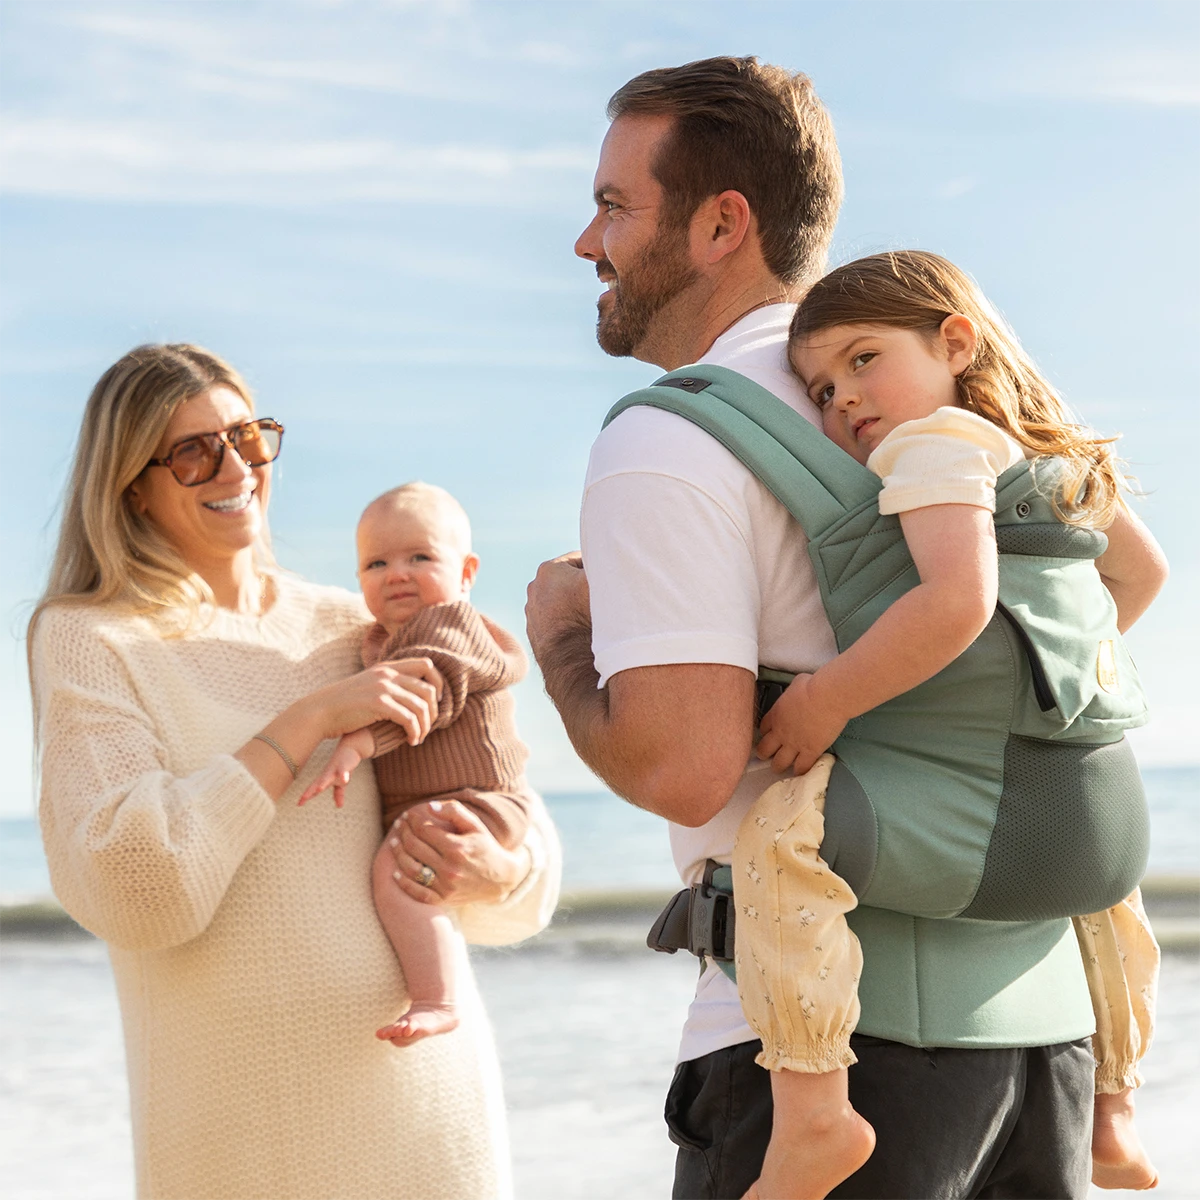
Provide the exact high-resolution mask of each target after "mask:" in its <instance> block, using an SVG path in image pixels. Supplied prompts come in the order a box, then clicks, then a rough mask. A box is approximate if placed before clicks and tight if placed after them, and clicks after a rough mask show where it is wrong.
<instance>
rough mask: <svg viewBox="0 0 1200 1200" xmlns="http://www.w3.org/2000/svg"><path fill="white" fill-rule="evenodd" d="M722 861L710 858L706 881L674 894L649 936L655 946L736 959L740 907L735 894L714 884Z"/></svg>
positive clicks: (665, 950) (671, 951) (724, 959)
mask: <svg viewBox="0 0 1200 1200" xmlns="http://www.w3.org/2000/svg"><path fill="white" fill-rule="evenodd" d="M719 865H720V864H719V863H715V862H713V861H712V860H711V859H710V860H709V861H708V862H707V863H706V864H705V867H704V879H703V882H701V883H700V884H698V885H697V886H696V887H692V888H688V889H686V890H685V891H682V892H677V893H676V894H675V895H674V896H672V897H671V899H670V900H669V901H668V902H667V906H666V908H664V909H663V910H662V912H661V913H659V915H658V919H657V920H656V921H655V922H654V925H653V927H652V928H651V930H650V933H649V936H648V937H647V938H646V945H647V946H649V947H650V949H651V950H661V951H662V952H663V953H665V954H674V953H675V951H676V950H688V951H690V952H691V953H692V954H696V955H699V956H701V957H703V958H712V959H715V960H716V961H717V962H732V961H733V943H734V925H735V915H734V914H735V911H736V910H735V909H734V905H733V897H732V896H731V895H730V894H729V893H728V892H722V891H720V890H719V889H717V888H715V887H713V882H712V877H713V872H714V871H715V870H716V869H717V868H718V866H719Z"/></svg>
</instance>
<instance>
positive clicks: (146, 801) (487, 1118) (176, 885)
mask: <svg viewBox="0 0 1200 1200" xmlns="http://www.w3.org/2000/svg"><path fill="white" fill-rule="evenodd" d="M368 620H369V618H368V617H367V615H366V613H365V610H364V609H363V608H362V606H361V601H360V600H359V599H358V598H357V597H355V596H352V595H350V594H349V593H347V592H343V591H340V590H337V589H332V588H320V587H315V586H312V585H309V584H305V583H302V582H300V581H297V580H294V579H290V578H287V577H282V578H280V579H278V580H277V590H276V599H275V602H274V603H273V605H272V606H271V608H270V609H269V610H268V612H267V613H266V614H265V615H264V616H263V617H262V618H257V617H247V616H239V615H236V614H233V613H230V612H227V611H223V610H222V611H219V612H218V613H217V614H216V617H215V619H214V621H213V623H212V624H211V625H209V626H208V627H207V628H205V629H203V630H201V631H199V632H196V633H193V634H189V635H188V636H187V637H185V638H175V639H169V638H163V637H160V636H159V634H158V633H157V632H156V630H155V628H154V626H153V625H152V624H151V623H150V622H149V621H148V620H147V619H145V618H138V617H130V616H127V615H121V614H119V613H117V612H114V611H112V610H105V609H101V608H65V607H57V608H51V609H48V610H47V611H46V612H45V613H44V615H43V617H42V619H41V621H40V623H39V625H38V628H37V632H36V636H35V639H34V646H33V671H34V681H35V689H36V693H37V695H36V699H37V720H38V728H39V733H40V738H41V746H42V796H41V809H40V815H41V823H42V830H43V836H44V839H45V843H46V853H47V857H48V859H49V863H50V875H51V880H52V882H53V886H54V890H55V893H56V894H57V895H58V897H59V898H60V900H61V901H62V903H63V906H64V907H65V908H66V910H67V911H68V912H69V913H70V914H71V915H72V916H73V917H74V918H75V919H76V920H77V921H79V923H80V924H82V925H84V926H85V927H86V928H88V929H90V930H91V931H92V932H93V933H95V934H96V935H97V936H98V937H101V938H103V939H105V941H107V942H108V944H109V948H110V953H111V958H112V965H113V972H114V974H115V976H116V982H117V989H118V993H119V996H120V1003H121V1013H122V1019H123V1022H124V1032H125V1049H126V1058H127V1062H128V1068H129V1089H130V1103H131V1109H132V1117H133V1130H134V1144H135V1158H136V1163H137V1177H138V1195H139V1196H141V1197H153V1198H154V1200H307V1198H310V1197H311V1198H312V1200H404V1198H405V1197H411V1198H413V1200H417V1198H420V1200H438V1198H445V1200H475V1198H479V1200H484V1198H488V1200H490V1198H491V1197H502V1196H507V1195H508V1194H509V1193H510V1191H511V1188H510V1181H509V1173H508V1161H507V1146H506V1131H505V1122H504V1108H503V1100H502V1096H501V1092H500V1079H499V1071H498V1067H497V1062H496V1056H495V1050H494V1047H493V1045H492V1040H491V1033H490V1030H489V1027H488V1024H487V1020H486V1017H485V1016H484V1014H483V1011H482V1008H481V1006H480V1003H479V998H478V995H477V993H476V992H475V988H474V983H473V980H472V978H471V974H470V969H469V966H468V965H467V964H466V962H465V947H464V948H463V951H462V953H463V958H464V962H463V963H462V966H461V978H462V1003H463V1006H464V1019H463V1022H462V1024H461V1025H460V1027H459V1028H458V1029H457V1030H456V1031H455V1032H453V1033H450V1034H447V1035H445V1036H443V1037H437V1038H429V1039H427V1040H426V1041H423V1042H420V1043H418V1044H416V1045H414V1046H411V1047H408V1048H405V1049H403V1050H398V1049H396V1048H394V1047H392V1046H390V1045H388V1044H386V1043H381V1042H379V1041H377V1040H376V1039H375V1036H374V1031H375V1030H376V1029H377V1028H379V1027H380V1026H381V1025H383V1024H386V1023H387V1022H390V1021H392V1020H394V1019H395V1017H396V1016H397V1015H398V1013H399V1012H400V1007H401V1002H402V998H403V994H404V993H403V979H402V976H401V974H400V970H399V967H398V965H397V963H396V959H395V956H394V954H393V953H392V950H391V947H390V946H389V945H388V942H387V939H386V938H385V936H384V934H383V931H382V930H381V929H380V926H379V923H378V921H377V919H376V917H375V911H374V907H373V905H372V902H371V887H370V868H371V860H372V858H373V856H374V854H375V851H376V849H377V847H378V845H379V837H380V835H379V800H378V795H377V793H376V790H375V783H374V779H373V776H372V773H371V772H370V771H366V770H362V771H356V772H355V773H354V775H353V777H352V778H351V780H350V784H349V787H348V789H347V793H346V806H345V808H344V809H341V810H338V809H335V808H334V806H333V804H332V803H331V802H326V800H327V798H325V799H324V800H322V801H321V802H318V803H313V804H309V805H307V806H305V807H304V808H298V807H297V805H296V800H297V798H298V797H299V795H300V793H301V791H302V790H303V789H304V787H305V786H306V785H307V783H308V782H309V781H310V780H311V779H312V778H313V777H314V775H315V773H316V772H317V771H318V770H319V768H320V766H321V764H322V763H323V762H324V761H325V759H326V758H327V757H328V754H329V752H330V751H331V750H332V747H333V742H329V743H327V744H325V745H324V746H322V747H320V748H318V750H317V752H316V753H315V754H314V755H313V756H312V758H311V759H310V761H309V763H308V764H307V766H306V767H305V768H304V770H303V771H301V773H300V778H299V779H298V780H297V781H296V783H295V784H294V785H293V786H292V787H291V788H290V789H289V791H288V792H287V793H285V794H284V796H283V797H282V798H281V799H280V801H279V803H278V804H274V803H272V801H271V800H270V798H269V797H268V796H267V795H266V793H265V792H263V790H262V789H261V788H260V787H259V785H258V783H257V782H256V781H255V779H254V778H253V777H252V776H251V775H250V774H249V773H248V772H247V771H246V770H245V768H244V767H243V766H242V765H241V764H240V763H239V762H238V761H237V760H236V759H234V758H233V757H232V756H231V754H232V751H234V750H236V749H237V748H238V747H240V746H241V745H242V744H243V743H245V741H246V740H247V739H248V738H249V737H250V735H251V734H253V733H255V732H256V731H257V730H259V729H261V728H262V727H263V726H264V725H265V724H267V722H268V721H269V720H271V718H273V717H274V716H275V715H276V714H277V713H278V712H280V711H281V710H282V709H284V708H286V707H287V706H288V705H289V704H290V703H292V702H293V701H294V700H297V699H299V698H300V697H301V696H304V695H306V694H307V693H309V692H311V691H313V690H314V689H316V688H318V687H321V686H322V685H324V684H327V683H330V682H332V681H334V680H337V679H341V678H344V677H345V676H347V675H350V674H352V673H354V672H355V671H357V670H359V669H360V665H359V664H360V660H359V647H360V643H361V638H362V633H363V630H364V627H365V624H366V622H367V621H368ZM531 816H532V818H533V821H532V825H531V829H530V834H529V838H528V844H529V845H530V848H531V850H532V851H533V858H534V870H533V871H532V872H531V874H530V877H529V879H527V880H526V882H525V883H524V884H522V886H521V887H520V888H518V889H517V891H516V892H515V893H514V894H513V896H511V897H510V898H509V899H508V900H506V901H505V902H504V904H502V905H490V906H482V905H481V906H474V907H468V908H464V909H460V910H458V912H459V916H460V920H461V926H462V930H463V932H464V934H465V935H466V938H467V939H469V940H471V941H474V942H481V943H489V944H496V943H506V942H512V941H517V940H519V939H521V938H524V937H527V936H529V935H530V934H532V933H535V932H536V931H537V930H538V929H540V928H542V927H543V926H544V925H545V924H546V922H547V921H548V920H549V917H550V914H551V912H552V911H553V908H554V903H555V900H556V898H557V888H558V879H559V862H560V859H559V851H558V845H557V839H556V837H555V834H554V830H553V827H552V826H551V825H550V822H549V819H548V818H547V816H546V814H545V810H544V808H542V807H541V806H540V804H539V805H538V806H537V807H536V808H535V809H534V811H533V813H532V814H531Z"/></svg>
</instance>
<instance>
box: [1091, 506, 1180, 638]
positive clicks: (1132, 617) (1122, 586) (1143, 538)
mask: <svg viewBox="0 0 1200 1200" xmlns="http://www.w3.org/2000/svg"><path fill="white" fill-rule="evenodd" d="M1105 533H1107V534H1108V549H1107V550H1105V552H1104V553H1103V554H1102V555H1100V557H1099V558H1098V559H1096V570H1097V571H1099V572H1100V578H1101V580H1102V581H1103V582H1104V586H1105V587H1106V588H1108V590H1109V592H1110V593H1111V594H1112V598H1113V600H1114V601H1115V602H1116V605H1117V628H1118V629H1119V630H1120V631H1121V632H1122V633H1124V632H1125V631H1126V630H1127V629H1128V628H1129V627H1130V626H1131V625H1132V624H1133V623H1134V621H1136V620H1137V619H1138V617H1140V616H1141V615H1142V613H1144V612H1145V611H1146V609H1148V608H1149V607H1150V603H1151V601H1152V600H1153V599H1154V597H1155V596H1157V595H1158V593H1159V592H1161V591H1162V587H1163V584H1164V583H1166V582H1167V575H1168V573H1169V571H1168V567H1167V556H1166V555H1165V554H1163V552H1162V547H1161V546H1160V545H1159V544H1158V543H1157V542H1156V541H1155V540H1154V536H1153V535H1152V534H1151V532H1150V530H1148V529H1147V528H1146V526H1145V525H1143V524H1142V522H1141V521H1139V520H1138V519H1137V517H1135V516H1134V515H1133V513H1131V512H1130V511H1129V509H1128V508H1127V507H1126V506H1125V505H1124V504H1122V505H1121V506H1120V507H1119V508H1118V509H1117V517H1116V520H1115V521H1113V523H1112V524H1111V525H1110V526H1109V527H1108V529H1106V530H1105Z"/></svg>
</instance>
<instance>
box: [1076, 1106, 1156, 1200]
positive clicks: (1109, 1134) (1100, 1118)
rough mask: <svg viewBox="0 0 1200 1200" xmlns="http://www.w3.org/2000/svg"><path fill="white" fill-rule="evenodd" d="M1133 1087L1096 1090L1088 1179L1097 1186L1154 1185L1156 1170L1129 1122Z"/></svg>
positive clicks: (1143, 1188)
mask: <svg viewBox="0 0 1200 1200" xmlns="http://www.w3.org/2000/svg"><path fill="white" fill-rule="evenodd" d="M1133 1115H1134V1113H1133V1089H1132V1088H1126V1089H1125V1090H1124V1091H1122V1092H1115V1093H1108V1094H1106V1093H1103V1092H1098V1093H1097V1094H1096V1109H1095V1121H1094V1124H1093V1126H1092V1182H1093V1183H1094V1184H1095V1185H1096V1186H1097V1187H1098V1188H1117V1189H1122V1188H1123V1189H1125V1190H1128V1191H1131V1192H1142V1191H1146V1190H1147V1189H1148V1188H1152V1187H1157V1186H1158V1172H1157V1171H1156V1170H1155V1169H1154V1165H1153V1163H1151V1161H1150V1156H1149V1155H1148V1154H1147V1153H1146V1150H1145V1148H1144V1147H1143V1146H1142V1140H1141V1138H1139V1137H1138V1132H1137V1129H1136V1128H1135V1127H1134V1124H1133Z"/></svg>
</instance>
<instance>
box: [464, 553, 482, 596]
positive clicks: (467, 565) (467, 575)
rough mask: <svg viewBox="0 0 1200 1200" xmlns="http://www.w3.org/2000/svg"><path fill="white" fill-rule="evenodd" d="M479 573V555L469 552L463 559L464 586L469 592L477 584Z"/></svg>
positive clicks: (465, 590)
mask: <svg viewBox="0 0 1200 1200" xmlns="http://www.w3.org/2000/svg"><path fill="white" fill-rule="evenodd" d="M478 574H479V555H478V554H468V555H467V557H466V558H464V559H463V569H462V586H463V591H464V592H469V591H470V590H471V588H472V587H474V586H475V576H476V575H478Z"/></svg>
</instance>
